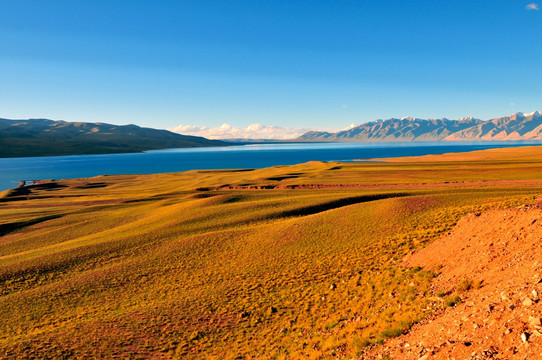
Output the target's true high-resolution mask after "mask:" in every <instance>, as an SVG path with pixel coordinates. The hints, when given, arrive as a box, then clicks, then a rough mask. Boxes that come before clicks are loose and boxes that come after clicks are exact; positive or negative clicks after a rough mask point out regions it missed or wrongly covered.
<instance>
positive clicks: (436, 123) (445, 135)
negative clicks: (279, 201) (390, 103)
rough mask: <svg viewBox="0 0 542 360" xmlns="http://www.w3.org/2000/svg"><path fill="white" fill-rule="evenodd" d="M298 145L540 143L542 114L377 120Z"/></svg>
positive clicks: (308, 137)
mask: <svg viewBox="0 0 542 360" xmlns="http://www.w3.org/2000/svg"><path fill="white" fill-rule="evenodd" d="M296 140H297V141H325V142H409V141H480V140H486V141H492V140H499V141H502V140H542V113H541V112H540V111H534V112H531V113H521V112H518V113H515V114H513V115H508V116H504V117H500V118H494V119H490V120H486V121H484V120H480V119H476V118H473V117H471V116H467V117H463V118H460V119H456V120H450V119H446V118H440V119H420V118H415V117H410V116H409V117H403V118H401V119H398V118H391V119H385V120H383V119H378V120H374V121H370V122H367V123H364V124H361V125H358V126H355V127H352V128H350V129H347V130H342V131H338V132H335V133H330V132H325V131H309V132H306V133H305V134H303V135H301V136H300V137H298V138H297V139H296Z"/></svg>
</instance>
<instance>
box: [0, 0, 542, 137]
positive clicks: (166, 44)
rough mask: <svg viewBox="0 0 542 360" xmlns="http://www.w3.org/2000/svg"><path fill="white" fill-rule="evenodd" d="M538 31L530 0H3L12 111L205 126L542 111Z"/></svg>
mask: <svg viewBox="0 0 542 360" xmlns="http://www.w3.org/2000/svg"><path fill="white" fill-rule="evenodd" d="M541 45H542V10H540V11H539V10H538V5H537V4H536V3H533V2H532V1H521V0H510V1H502V0H468V1H439V0H432V1H385V0H384V1H340V0H335V1H255V0H252V1H248V0H247V1H235V0H230V1H204V0H197V1H196V0H194V1H166V0H162V1H137V0H130V1H120V0H119V1H100V0H93V1H79V0H72V1H54V0H49V1H25V0H17V1H13V0H12V1H4V0H0V82H1V86H0V110H1V111H0V117H5V118H29V117H45V118H52V119H64V120H68V121H91V122H95V121H101V122H108V123H114V124H127V123H135V124H137V125H141V126H149V127H156V128H174V127H177V126H179V125H182V126H181V127H180V128H182V129H187V130H188V129H192V130H191V131H194V133H197V132H198V131H199V132H201V133H202V134H203V133H204V132H205V131H209V130H210V129H213V128H217V127H219V126H221V125H222V124H224V123H228V124H230V126H231V127H232V128H237V129H244V128H246V127H247V126H249V125H250V124H254V123H259V124H264V125H267V126H276V127H286V128H291V129H298V128H303V129H305V128H307V129H308V128H315V129H340V128H345V127H347V126H349V125H350V124H352V123H354V124H360V123H363V122H367V121H371V120H374V119H377V118H389V117H403V116H415V117H424V118H427V117H448V118H458V117H462V116H467V115H472V116H474V117H477V118H481V119H489V118H491V117H496V116H501V115H505V114H512V113H515V112H518V111H526V112H530V111H534V110H542V103H541V101H542V81H541V79H542V66H541V65H542V60H541V59H542V46H541ZM188 125H190V127H189V126H188ZM202 129H203V130H202ZM277 131H279V132H280V130H277Z"/></svg>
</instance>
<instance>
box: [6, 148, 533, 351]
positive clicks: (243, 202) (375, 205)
mask: <svg viewBox="0 0 542 360" xmlns="http://www.w3.org/2000/svg"><path fill="white" fill-rule="evenodd" d="M514 150H515V149H510V151H514ZM522 151H523V152H524V154H523V155H522V158H521V160H519V159H512V158H511V155H510V153H506V152H502V151H500V152H495V153H490V155H491V154H493V155H491V156H493V158H491V156H490V159H489V160H488V159H485V160H483V161H482V160H480V159H479V156H478V155H477V156H478V157H475V158H474V159H473V160H472V161H469V159H468V155H464V158H463V159H462V160H461V161H460V160H454V161H447V162H442V163H439V162H436V161H434V160H432V161H431V162H427V161H425V162H409V163H406V162H405V163H364V164H355V163H348V164H337V163H320V162H311V163H307V164H300V165H295V166H288V167H273V168H268V169H259V170H251V171H189V172H184V173H173V174H160V175H140V176H101V177H98V178H92V179H83V180H69V181H61V182H58V183H59V184H60V185H65V187H58V188H48V189H34V190H32V191H31V192H30V193H29V194H23V195H16V196H9V195H10V193H9V192H6V193H4V194H3V196H4V197H3V198H0V215H1V217H0V226H2V227H0V230H2V231H3V235H2V236H1V237H0V294H1V295H0V319H1V320H0V357H2V356H3V357H13V358H18V357H24V356H34V357H40V355H43V354H46V355H47V357H113V356H124V357H153V358H160V357H165V358H217V359H218V358H220V359H230V358H231V359H234V358H236V357H238V356H244V357H258V358H314V359H319V358H332V357H336V356H354V355H356V354H361V353H362V352H363V351H364V349H366V348H367V346H372V345H375V344H379V343H381V342H382V341H384V340H385V339H387V338H389V337H393V336H397V335H400V334H402V333H404V332H405V331H408V329H409V328H410V327H411V326H412V325H413V324H415V323H416V322H418V321H420V320H421V319H423V318H424V317H425V316H427V315H428V314H430V313H432V312H433V311H434V310H435V309H440V308H442V307H445V306H453V304H455V303H457V302H458V301H460V297H459V296H458V295H457V294H456V293H454V294H433V293H432V290H431V287H430V282H431V280H432V278H433V277H434V276H437V274H436V273H432V272H428V271H425V270H423V269H419V268H415V269H407V268H403V267H401V265H400V262H401V259H402V258H403V256H404V255H406V254H408V253H409V252H411V251H414V250H416V249H419V248H421V247H423V246H424V245H425V244H427V243H429V242H430V241H431V240H433V239H436V238H438V237H439V236H441V235H442V234H444V233H446V232H448V231H449V230H450V229H451V228H452V227H453V226H454V225H455V224H456V222H457V221H458V220H459V219H460V218H461V216H463V215H464V214H466V213H468V212H474V211H483V210H485V209H489V208H503V207H510V206H518V205H520V204H523V203H528V202H532V201H533V200H534V198H535V196H537V195H539V194H540V193H541V190H542V181H538V180H541V179H542V165H541V163H540V159H539V156H538V151H537V149H536V148H534V149H532V150H531V151H530V153H529V152H527V153H525V150H522ZM529 154H530V155H529ZM515 180H522V181H519V182H518V181H515ZM307 184H309V185H314V184H319V185H327V186H328V188H319V189H317V188H315V189H310V188H291V189H280V188H277V189H261V190H256V189H252V188H250V189H247V188H246V187H256V186H266V187H273V186H277V185H282V186H284V185H289V186H291V187H292V186H297V185H307ZM226 185H227V186H230V187H238V188H237V189H234V190H224V189H223V188H224V186H226ZM11 195H13V194H11ZM46 217H50V218H46ZM38 220H39V221H38ZM466 281H468V280H466ZM465 286H467V285H465ZM475 286H476V284H472V283H470V286H468V287H469V289H470V288H472V287H475ZM469 289H465V290H463V289H462V287H461V289H458V292H461V291H468V290H469Z"/></svg>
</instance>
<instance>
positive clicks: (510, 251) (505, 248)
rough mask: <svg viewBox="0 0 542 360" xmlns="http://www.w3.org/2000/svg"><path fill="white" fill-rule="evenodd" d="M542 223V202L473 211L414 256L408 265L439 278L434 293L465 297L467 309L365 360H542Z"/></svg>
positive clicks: (433, 320)
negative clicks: (431, 272) (434, 272)
mask: <svg viewBox="0 0 542 360" xmlns="http://www.w3.org/2000/svg"><path fill="white" fill-rule="evenodd" d="M541 218H542V201H538V202H537V203H535V204H533V205H526V206H522V207H519V208H514V209H508V210H493V211H487V212H483V213H473V214H470V215H467V216H465V217H464V218H463V219H461V220H460V221H459V223H458V224H457V226H456V227H455V228H454V229H453V230H452V231H450V232H449V233H448V234H447V235H446V236H444V237H443V238H441V239H439V240H437V241H435V242H434V243H432V244H431V245H429V246H427V247H426V248H424V249H422V250H420V251H418V252H416V253H414V254H411V255H409V256H407V257H406V258H405V259H404V265H405V266H421V267H422V268H424V269H432V270H435V271H437V272H438V273H439V274H440V275H439V276H437V277H436V278H435V279H434V280H433V284H432V286H433V288H434V289H433V290H434V293H435V294H441V295H444V294H446V295H449V294H458V296H459V297H460V298H461V300H460V303H459V304H457V305H455V306H451V307H447V308H445V309H444V310H442V311H441V312H440V313H437V314H435V315H434V316H432V317H430V318H428V319H425V320H423V321H422V322H420V323H419V324H417V325H415V326H413V327H412V329H411V330H410V331H409V332H408V333H407V334H405V335H402V336H400V337H398V338H393V339H390V340H388V341H387V342H385V343H384V345H383V346H381V347H378V348H375V349H372V350H371V351H370V352H368V353H366V354H364V355H363V356H362V358H363V359H540V358H542V323H541V318H542V302H541V301H540V296H542V241H541V240H542V219H541ZM435 300H440V301H444V300H443V298H438V297H437V298H436V299H435Z"/></svg>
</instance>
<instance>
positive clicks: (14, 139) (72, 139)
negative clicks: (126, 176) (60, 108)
mask: <svg viewBox="0 0 542 360" xmlns="http://www.w3.org/2000/svg"><path fill="white" fill-rule="evenodd" d="M227 145H232V144H231V143H226V142H223V141H220V140H209V139H206V138H203V137H198V136H188V135H181V134H176V133H173V132H170V131H168V130H157V129H152V128H146V127H140V126H137V125H133V124H129V125H113V124H106V123H101V122H96V123H87V122H68V121H64V120H49V119H28V120H10V119H2V118H0V157H28V156H57V155H83V154H110V153H127V152H141V151H146V150H159V149H167V148H180V147H208V146H227Z"/></svg>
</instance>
